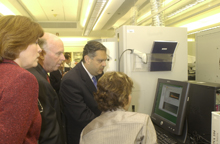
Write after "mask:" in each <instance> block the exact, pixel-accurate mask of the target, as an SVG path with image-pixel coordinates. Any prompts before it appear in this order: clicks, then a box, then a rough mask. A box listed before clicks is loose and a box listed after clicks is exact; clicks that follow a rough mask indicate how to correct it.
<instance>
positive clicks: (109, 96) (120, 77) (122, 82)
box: [94, 72, 133, 112]
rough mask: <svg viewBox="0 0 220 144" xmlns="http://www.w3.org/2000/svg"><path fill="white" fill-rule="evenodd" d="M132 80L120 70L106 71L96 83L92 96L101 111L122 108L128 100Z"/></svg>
mask: <svg viewBox="0 0 220 144" xmlns="http://www.w3.org/2000/svg"><path fill="white" fill-rule="evenodd" d="M132 88H133V81H132V80H131V78H129V77H128V76H127V75H126V74H124V73H122V72H107V73H105V74H104V75H103V76H102V77H101V78H100V79H99V80H98V84H97V92H96V93H94V98H95V100H96V101H97V103H98V108H99V109H100V110H101V111H104V112H105V111H109V110H110V111H112V110H116V109H118V108H123V107H124V106H126V105H127V104H128V102H129V95H130V94H131V91H132Z"/></svg>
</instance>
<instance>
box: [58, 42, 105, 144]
mask: <svg viewBox="0 0 220 144" xmlns="http://www.w3.org/2000/svg"><path fill="white" fill-rule="evenodd" d="M106 60H107V55H106V47H105V46H103V45H102V44H101V43H99V42H96V41H91V42H88V43H87V44H86V45H85V47H84V50H83V59H82V61H81V62H80V63H78V64H77V65H76V66H75V67H74V68H73V69H72V70H70V71H69V72H68V73H67V74H66V75H65V76H64V77H63V79H62V81H61V87H60V97H61V99H62V101H63V105H64V114H65V116H66V132H67V143H68V144H79V138H80V133H81V131H82V129H83V128H84V127H85V126H86V125H87V124H88V123H89V122H91V121H92V120H93V119H94V118H96V117H97V116H99V115H100V113H101V111H100V110H99V109H98V107H97V103H96V101H95V100H94V97H93V93H94V92H96V86H95V84H94V83H93V80H92V78H93V77H94V76H95V78H96V81H98V79H99V77H100V76H101V75H102V74H103V69H104V67H105V66H106Z"/></svg>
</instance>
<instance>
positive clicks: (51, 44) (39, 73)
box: [29, 33, 65, 144]
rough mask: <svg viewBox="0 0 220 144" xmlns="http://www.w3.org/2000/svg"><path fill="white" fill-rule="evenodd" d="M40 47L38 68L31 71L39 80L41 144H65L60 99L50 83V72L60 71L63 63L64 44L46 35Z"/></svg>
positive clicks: (54, 36)
mask: <svg viewBox="0 0 220 144" xmlns="http://www.w3.org/2000/svg"><path fill="white" fill-rule="evenodd" d="M39 46H40V47H41V48H42V52H41V53H40V57H39V61H38V66H37V67H35V68H31V69H29V71H30V72H31V73H32V74H33V75H34V76H35V77H36V78H37V81H38V83H39V101H40V103H41V104H40V107H39V109H40V111H41V117H42V126H41V133H40V137H39V141H38V143H39V144H65V135H64V134H65V131H64V130H63V123H62V122H61V109H60V101H59V98H58V96H57V94H56V92H55V90H54V89H53V87H52V86H51V84H50V83H49V77H48V75H47V73H48V72H52V71H55V70H57V69H58V67H59V66H60V65H61V63H62V61H64V60H65V57H64V55H63V52H64V46H63V42H62V41H61V40H60V38H58V37H57V36H56V35H53V34H49V33H45V34H44V36H43V37H42V38H41V39H39Z"/></svg>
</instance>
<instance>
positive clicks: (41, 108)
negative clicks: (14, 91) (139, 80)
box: [38, 99, 44, 113]
mask: <svg viewBox="0 0 220 144" xmlns="http://www.w3.org/2000/svg"><path fill="white" fill-rule="evenodd" d="M38 108H39V111H40V113H42V112H43V110H44V108H43V106H42V105H41V103H40V101H39V99H38Z"/></svg>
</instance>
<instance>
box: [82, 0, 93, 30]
mask: <svg viewBox="0 0 220 144" xmlns="http://www.w3.org/2000/svg"><path fill="white" fill-rule="evenodd" d="M92 3H93V0H90V1H89V4H88V7H87V10H86V15H85V19H84V21H83V24H82V27H84V26H85V25H86V21H87V19H88V16H89V12H90V10H91V8H92Z"/></svg>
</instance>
